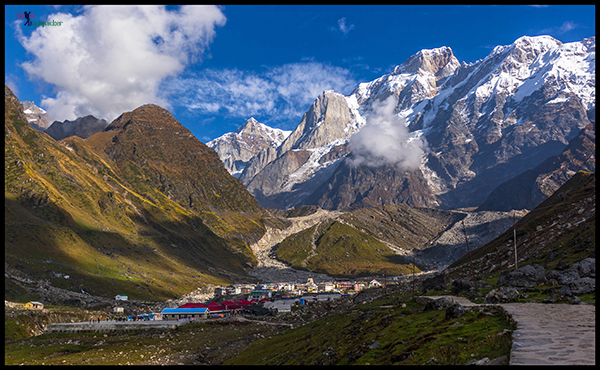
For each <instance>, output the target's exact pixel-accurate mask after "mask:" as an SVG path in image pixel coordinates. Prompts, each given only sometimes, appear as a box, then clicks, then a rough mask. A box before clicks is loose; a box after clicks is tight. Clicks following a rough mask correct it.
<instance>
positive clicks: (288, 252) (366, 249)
mask: <svg viewBox="0 0 600 370" xmlns="http://www.w3.org/2000/svg"><path fill="white" fill-rule="evenodd" d="M275 254H276V256H277V258H278V259H280V260H282V261H285V262H287V263H289V264H291V265H292V266H293V267H294V268H296V269H303V270H309V271H315V272H319V273H326V274H329V275H332V276H341V277H355V276H365V275H374V274H386V275H388V276H391V275H401V274H408V273H411V272H412V265H410V264H409V262H407V261H404V258H403V257H402V256H399V255H397V254H396V253H394V252H393V251H392V250H391V249H390V248H389V247H388V246H387V245H385V244H384V243H383V242H381V241H380V240H378V239H376V238H374V237H373V236H371V235H369V234H367V233H365V232H362V231H359V230H357V229H356V228H354V227H352V226H349V225H346V224H344V223H341V222H339V221H329V222H325V223H321V224H318V225H315V226H313V227H311V228H309V229H306V230H304V231H301V232H299V233H296V234H294V235H291V236H289V237H288V238H286V239H285V240H283V241H282V242H281V243H280V244H279V246H278V247H277V249H276V251H275ZM416 271H417V272H419V270H418V269H416Z"/></svg>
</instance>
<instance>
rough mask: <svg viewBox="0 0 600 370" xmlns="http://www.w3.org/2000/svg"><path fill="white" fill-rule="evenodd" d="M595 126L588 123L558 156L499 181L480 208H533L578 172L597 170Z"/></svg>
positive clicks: (502, 209)
mask: <svg viewBox="0 0 600 370" xmlns="http://www.w3.org/2000/svg"><path fill="white" fill-rule="evenodd" d="M595 152H596V125H595V122H591V123H590V124H589V125H587V126H586V127H585V128H583V129H582V130H581V131H580V132H579V134H578V135H577V136H576V137H575V138H573V139H572V140H571V141H570V142H569V145H567V147H566V148H565V150H564V151H563V152H562V153H560V154H559V155H556V156H552V157H549V158H548V159H546V160H545V161H544V162H542V163H541V164H540V165H539V166H537V167H535V168H533V169H531V170H527V171H525V172H523V173H521V174H519V175H518V176H516V177H513V178H512V179H510V180H507V181H505V182H503V183H502V184H500V185H499V186H498V187H497V188H496V189H494V191H492V193H491V194H490V195H489V196H488V198H487V199H486V200H485V202H483V203H482V204H481V206H479V208H478V209H479V210H499V211H510V210H511V209H533V208H534V207H535V206H537V205H538V204H539V203H541V202H542V201H544V200H545V199H546V198H548V197H549V196H551V195H552V194H553V193H554V192H555V191H556V190H557V189H558V188H560V186H562V185H563V184H564V183H566V182H567V181H568V180H569V179H570V178H571V176H573V175H574V174H575V173H576V172H577V171H579V170H584V171H590V172H595V171H596V155H595Z"/></svg>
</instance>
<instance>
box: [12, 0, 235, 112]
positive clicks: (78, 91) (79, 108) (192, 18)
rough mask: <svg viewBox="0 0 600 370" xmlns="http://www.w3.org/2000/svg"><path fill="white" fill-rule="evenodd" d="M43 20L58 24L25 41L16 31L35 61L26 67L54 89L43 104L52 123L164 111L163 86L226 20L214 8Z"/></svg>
mask: <svg viewBox="0 0 600 370" xmlns="http://www.w3.org/2000/svg"><path fill="white" fill-rule="evenodd" d="M48 19H49V20H56V21H63V23H62V24H61V26H60V27H44V28H42V27H38V28H37V29H36V30H35V31H33V32H32V34H31V36H29V37H27V36H25V35H23V33H22V31H21V29H20V28H17V32H18V38H19V42H20V43H21V44H22V45H23V47H24V48H25V49H26V50H27V52H28V53H30V54H31V55H32V56H33V57H34V59H33V60H32V61H30V62H26V63H23V65H22V66H23V68H24V69H25V70H26V71H27V72H28V73H29V75H30V77H32V78H34V79H41V80H43V81H45V82H48V83H50V84H53V85H54V86H55V91H56V96H54V97H49V98H46V99H44V100H42V106H43V107H45V108H46V110H47V111H48V114H49V115H50V117H51V118H52V119H59V120H64V119H74V118H76V117H79V116H83V115H87V114H93V115H94V116H96V117H97V118H104V119H107V120H109V121H111V120H112V119H114V118H116V117H117V116H118V115H119V114H121V113H123V112H125V111H128V110H132V109H135V108H137V107H139V106H140V105H143V104H147V103H156V104H159V105H161V106H163V107H165V108H169V104H168V102H167V101H166V100H165V98H164V97H163V96H161V95H160V94H159V86H160V83H161V82H162V81H163V80H164V79H165V78H167V77H173V76H176V75H178V74H180V73H181V72H182V71H183V70H184V69H185V67H186V66H187V65H188V64H189V63H192V62H195V61H197V59H198V58H200V57H201V55H202V53H203V52H204V51H205V50H206V48H207V47H208V45H209V44H210V43H211V42H212V39H213V38H214V36H215V28H216V27H217V26H222V25H224V24H225V22H226V19H225V16H224V15H223V13H222V12H221V10H220V9H219V8H218V7H216V6H181V7H180V8H178V9H177V10H175V11H168V10H167V9H166V7H164V6H88V7H84V9H83V12H82V13H81V14H80V15H77V16H74V15H71V14H66V13H55V14H51V15H49V16H48Z"/></svg>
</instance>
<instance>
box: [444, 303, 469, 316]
mask: <svg viewBox="0 0 600 370" xmlns="http://www.w3.org/2000/svg"><path fill="white" fill-rule="evenodd" d="M464 314H465V308H464V307H463V306H462V305H461V304H460V303H454V304H452V305H451V306H450V307H448V308H447V309H446V320H451V319H457V318H459V317H461V316H462V315H464Z"/></svg>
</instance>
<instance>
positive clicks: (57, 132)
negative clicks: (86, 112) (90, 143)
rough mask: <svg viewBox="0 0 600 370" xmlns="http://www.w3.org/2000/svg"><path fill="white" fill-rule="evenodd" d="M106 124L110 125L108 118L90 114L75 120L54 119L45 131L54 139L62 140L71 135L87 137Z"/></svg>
mask: <svg viewBox="0 0 600 370" xmlns="http://www.w3.org/2000/svg"><path fill="white" fill-rule="evenodd" d="M106 126H108V122H106V120H104V119H98V118H96V117H94V116H91V115H90V116H85V117H79V118H77V119H76V120H75V121H69V120H65V121H64V122H60V121H54V122H53V123H52V125H50V127H48V128H47V129H46V131H45V132H46V133H47V134H48V135H50V137H52V138H53V139H54V140H62V139H64V138H66V137H69V136H78V137H80V138H83V139H86V138H88V137H90V136H92V135H94V134H95V133H97V132H100V131H102V130H104V129H105V128H106Z"/></svg>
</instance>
